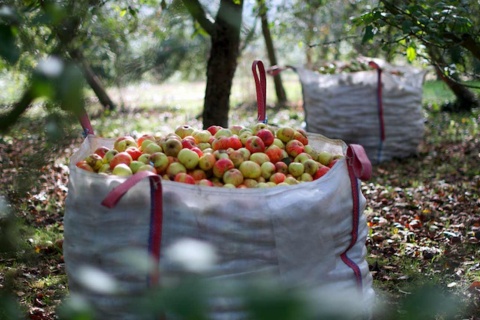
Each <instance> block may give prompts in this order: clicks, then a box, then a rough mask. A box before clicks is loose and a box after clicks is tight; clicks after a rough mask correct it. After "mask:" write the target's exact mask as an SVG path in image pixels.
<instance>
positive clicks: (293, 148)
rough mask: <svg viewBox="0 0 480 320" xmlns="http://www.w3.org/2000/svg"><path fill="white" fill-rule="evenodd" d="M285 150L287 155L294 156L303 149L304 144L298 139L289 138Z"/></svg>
mask: <svg viewBox="0 0 480 320" xmlns="http://www.w3.org/2000/svg"><path fill="white" fill-rule="evenodd" d="M285 151H287V153H288V155H289V156H291V157H293V158H295V157H296V156H298V155H299V154H300V153H302V152H304V151H305V146H304V145H303V143H301V142H300V141H298V140H290V141H288V142H287V144H286V145H285Z"/></svg>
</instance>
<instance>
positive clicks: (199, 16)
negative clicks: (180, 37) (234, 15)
mask: <svg viewBox="0 0 480 320" xmlns="http://www.w3.org/2000/svg"><path fill="white" fill-rule="evenodd" d="M182 1H183V4H184V5H185V7H186V8H187V10H188V12H190V14H191V15H192V17H193V18H194V19H195V20H196V21H197V22H198V24H200V26H201V27H202V28H203V29H204V30H205V31H206V32H207V33H208V34H209V35H210V36H211V35H213V34H214V31H215V28H214V22H213V19H212V18H211V17H210V15H208V14H207V13H206V12H205V10H203V7H202V5H201V4H200V2H199V1H198V0H182Z"/></svg>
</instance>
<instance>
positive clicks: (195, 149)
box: [190, 147, 203, 157]
mask: <svg viewBox="0 0 480 320" xmlns="http://www.w3.org/2000/svg"><path fill="white" fill-rule="evenodd" d="M190 150H192V151H193V152H195V153H196V154H198V156H199V157H201V156H203V151H202V149H200V148H199V147H193V148H192V149H190Z"/></svg>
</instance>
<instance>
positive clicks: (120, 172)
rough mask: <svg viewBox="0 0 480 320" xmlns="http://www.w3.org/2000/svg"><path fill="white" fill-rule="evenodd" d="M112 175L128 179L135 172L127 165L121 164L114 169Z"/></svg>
mask: <svg viewBox="0 0 480 320" xmlns="http://www.w3.org/2000/svg"><path fill="white" fill-rule="evenodd" d="M120 153H121V152H120ZM112 174H114V175H116V176H120V177H128V176H131V175H132V174H133V172H132V169H130V167H129V166H128V165H127V164H125V163H119V164H117V165H116V166H115V167H114V168H113V170H112Z"/></svg>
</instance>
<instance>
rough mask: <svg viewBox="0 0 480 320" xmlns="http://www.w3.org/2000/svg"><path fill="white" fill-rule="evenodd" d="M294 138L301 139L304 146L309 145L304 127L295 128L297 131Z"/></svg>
mask: <svg viewBox="0 0 480 320" xmlns="http://www.w3.org/2000/svg"><path fill="white" fill-rule="evenodd" d="M293 140H298V141H300V142H301V143H303V145H304V146H306V145H308V137H307V133H306V132H305V130H303V129H297V130H295V132H294V134H293Z"/></svg>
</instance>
